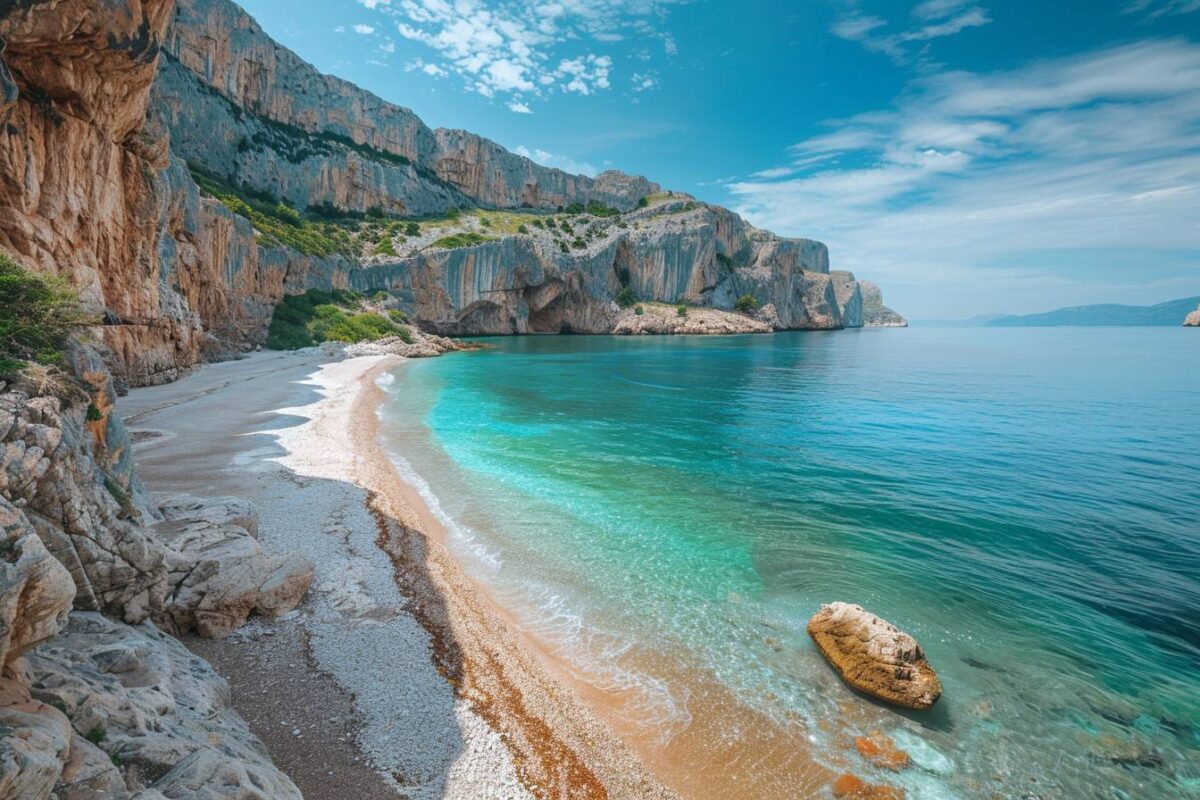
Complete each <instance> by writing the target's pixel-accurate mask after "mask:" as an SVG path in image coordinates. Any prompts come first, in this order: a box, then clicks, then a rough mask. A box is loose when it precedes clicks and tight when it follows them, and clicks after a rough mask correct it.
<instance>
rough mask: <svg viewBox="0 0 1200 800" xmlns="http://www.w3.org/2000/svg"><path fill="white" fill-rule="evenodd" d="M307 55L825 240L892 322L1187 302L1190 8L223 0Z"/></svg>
mask: <svg viewBox="0 0 1200 800" xmlns="http://www.w3.org/2000/svg"><path fill="white" fill-rule="evenodd" d="M243 5H244V6H245V7H246V8H247V10H249V11H250V13H251V14H253V15H254V16H255V17H256V18H257V19H258V21H259V22H260V23H261V24H262V25H263V27H264V28H265V29H266V30H267V31H268V32H269V33H270V34H271V35H273V36H274V37H275V38H277V39H278V40H279V41H281V42H282V43H283V44H285V45H287V46H288V47H290V48H292V49H293V50H295V51H296V52H297V53H299V54H300V55H301V56H303V57H304V58H305V59H307V60H309V61H311V62H312V63H314V64H315V65H316V66H317V67H318V68H319V69H321V70H322V71H325V72H331V73H334V74H336V75H339V76H341V77H344V78H346V79H348V80H351V81H353V82H355V83H357V84H359V85H361V86H363V87H365V88H367V89H370V90H372V91H374V92H376V93H377V94H379V95H380V96H382V97H384V98H385V99H387V100H391V101H393V102H396V103H399V104H401V105H404V106H407V107H409V108H412V109H413V110H414V111H416V112H417V113H418V114H420V115H421V116H422V118H424V119H425V121H426V122H427V123H429V124H430V125H432V126H443V127H455V128H466V129H468V130H471V131H474V132H477V133H480V134H483V135H485V136H488V137H490V138H492V139H495V140H496V141H498V142H500V143H501V144H503V145H505V146H506V147H508V148H509V149H512V150H515V151H518V152H522V153H525V154H528V155H530V156H531V157H532V158H534V159H535V160H538V161H541V162H542V163H546V164H550V165H553V166H558V167H562V168H564V169H568V170H570V171H575V172H585V173H594V172H596V171H599V170H604V169H608V168H618V169H622V170H624V171H626V172H632V173H639V174H643V175H646V176H648V177H650V178H651V179H653V180H656V181H658V182H660V183H662V184H663V185H664V186H666V187H669V188H674V189H681V190H683V191H687V192H691V193H692V194H695V195H696V196H698V197H700V198H701V199H704V200H707V201H711V202H717V203H721V204H723V205H727V206H729V207H731V208H733V209H735V210H737V211H739V212H741V213H743V214H744V215H745V216H746V217H747V218H749V219H750V220H751V221H752V222H754V223H755V224H757V225H760V226H762V227H766V228H768V229H770V230H773V231H775V232H777V233H780V234H785V235H793V236H808V237H811V238H816V239H820V240H822V241H824V242H826V243H827V244H829V246H830V253H831V259H832V262H833V265H834V267H835V268H839V269H851V270H853V271H855V272H856V273H857V274H858V275H859V276H860V277H864V278H868V279H870V280H874V281H876V282H877V283H880V284H881V285H882V286H883V287H884V290H885V296H886V298H887V300H888V302H889V303H890V304H891V305H893V306H894V307H896V308H897V309H898V310H900V311H901V312H902V313H905V314H906V315H908V316H910V317H913V318H918V319H919V318H929V317H959V316H970V315H974V314H978V313H989V312H1032V311H1041V310H1046V309H1049V308H1055V307H1059V306H1063V305H1074V304H1081V303H1093V302H1128V303H1152V302H1158V301H1161V300H1167V299H1171V298H1175V297H1182V296H1186V295H1194V294H1200V0H1110V2H1103V1H1101V0H1093V1H1092V2H1082V1H1081V0H1072V1H1071V2H1063V1H1062V0H1050V2H1047V0H1038V1H1036V2H1034V1H1032V0H1005V2H1003V3H1000V2H997V1H996V0H979V2H972V1H971V0H906V1H904V2H900V1H897V0H811V1H809V2H804V1H802V0H801V1H797V2H791V3H785V2H745V1H744V0H743V2H731V1H730V0H539V2H533V3H526V2H512V1H511V0H309V2H307V3H305V6H306V8H305V9H304V10H303V11H302V12H298V11H297V10H296V4H295V3H294V2H292V1H291V0H287V1H285V0H244V2H243Z"/></svg>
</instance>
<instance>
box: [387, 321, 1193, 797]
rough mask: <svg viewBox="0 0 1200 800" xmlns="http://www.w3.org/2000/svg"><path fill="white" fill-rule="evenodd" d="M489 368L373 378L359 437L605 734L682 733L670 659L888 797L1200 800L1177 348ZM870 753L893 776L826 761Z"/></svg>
mask: <svg viewBox="0 0 1200 800" xmlns="http://www.w3.org/2000/svg"><path fill="white" fill-rule="evenodd" d="M488 344H489V345H490V346H491V349H488V350H484V351H479V352H474V353H465V354H458V355H454V356H451V357H447V358H439V359H431V360H426V361H422V362H416V363H408V364H405V365H403V366H401V367H400V368H399V369H398V371H397V377H398V378H399V379H398V380H396V381H394V382H393V383H391V384H390V385H389V402H388V404H386V405H385V408H384V409H383V410H382V412H381V413H382V415H383V420H384V423H385V425H384V435H385V439H386V441H387V443H388V444H389V446H390V447H391V450H392V452H393V457H394V458H395V459H396V461H397V463H398V464H399V465H400V467H401V468H402V470H404V471H406V472H408V474H409V476H410V478H412V479H413V480H414V481H415V482H417V483H418V484H419V485H420V486H421V487H422V489H423V491H424V493H425V494H426V498H427V500H429V501H430V503H431V505H433V506H435V511H436V512H437V513H439V514H440V515H441V516H442V517H443V520H444V521H445V522H447V523H448V527H449V528H450V529H451V532H452V536H451V544H452V546H453V547H454V548H455V550H456V551H457V553H458V555H459V556H460V557H461V558H462V559H463V561H464V563H465V565H466V567H467V569H468V571H470V572H471V573H473V574H474V575H476V576H477V577H478V578H479V579H480V580H482V581H483V582H484V583H485V584H486V585H487V586H489V587H490V588H491V589H492V591H493V592H494V593H495V594H496V595H497V597H498V598H499V599H500V600H501V602H502V603H504V604H505V605H506V606H508V607H510V608H512V609H513V610H514V612H515V613H516V614H517V616H518V618H519V619H520V620H521V621H522V623H523V624H524V625H526V626H527V627H528V628H529V630H530V631H531V632H533V633H534V634H535V635H537V636H538V637H539V638H540V639H542V640H543V641H545V642H547V643H548V644H549V646H550V647H552V648H553V649H554V650H555V653H556V654H557V655H559V656H561V657H562V658H564V659H566V660H567V661H569V662H570V663H572V664H574V665H575V666H577V667H578V668H579V669H580V670H581V672H582V673H583V674H585V675H587V676H588V679H589V680H590V681H591V682H593V683H595V684H596V685H598V686H601V687H602V688H604V689H606V690H607V691H609V692H610V693H611V694H612V696H613V697H614V698H618V701H619V703H621V704H622V713H623V714H624V715H625V716H627V717H628V719H629V720H631V721H633V722H635V723H636V724H638V725H641V726H645V727H646V728H647V729H649V730H653V731H655V735H656V736H659V737H660V738H661V739H662V740H663V741H669V740H670V738H671V737H673V736H676V735H678V734H679V732H680V731H683V730H686V729H687V727H688V725H689V724H690V722H691V721H692V720H693V719H694V718H695V715H696V714H697V712H698V711H700V709H698V708H696V707H695V706H696V702H695V698H694V696H693V694H692V692H691V689H690V687H689V686H688V685H687V682H686V681H680V680H677V679H675V677H674V676H675V674H676V671H675V670H672V671H670V672H666V671H663V670H656V669H654V668H653V666H651V665H653V664H654V662H655V658H654V656H655V654H660V655H661V654H663V653H669V654H670V658H671V659H673V660H676V661H682V662H683V663H682V666H683V667H684V670H685V671H692V672H696V673H703V674H705V675H708V676H712V677H714V678H715V679H716V680H717V681H719V682H720V683H721V684H723V685H724V686H726V687H728V689H729V690H730V691H731V693H732V696H734V697H736V698H737V700H738V702H740V703H743V704H745V706H747V707H749V708H753V709H756V710H757V711H759V712H761V713H763V714H765V715H767V716H768V717H769V718H771V719H773V720H776V721H778V723H779V724H780V725H795V724H797V722H796V721H797V720H799V721H800V722H799V724H801V725H803V726H804V728H805V730H806V731H807V733H806V736H807V737H808V738H810V739H811V740H812V741H814V742H815V746H816V754H817V757H818V760H821V761H823V762H824V763H826V764H828V765H829V766H830V767H831V768H833V769H838V770H841V769H846V768H850V769H853V771H855V772H858V773H859V774H861V775H863V776H864V777H868V778H871V779H873V780H878V781H881V782H888V783H892V784H895V785H901V786H904V787H906V788H908V789H909V792H910V796H912V797H922V798H923V797H963V798H967V797H988V798H990V797H1021V796H1030V797H1045V798H1052V797H1053V798H1057V797H1063V798H1067V797H1070V798H1075V797H1080V798H1090V797H1096V798H1101V797H1103V798H1123V797H1128V798H1142V797H1155V798H1160V797H1161V798H1170V797H1195V796H1200V767H1198V766H1197V764H1198V760H1200V750H1198V748H1200V711H1198V701H1197V699H1196V698H1198V697H1200V333H1197V332H1196V331H1192V330H1184V329H1150V328H1130V329H1065V328H1063V329H1029V330H1023V329H924V330H923V329H919V328H915V329H908V330H865V331H844V332H835V333H787V334H778V335H774V336H761V337H753V336H750V337H727V338H692V337H676V338H672V337H649V338H618V337H585V336H580V337H569V336H558V337H525V338H510V339H493V340H489V341H488ZM832 600H848V601H852V602H856V603H861V604H862V605H864V606H866V607H867V608H869V609H871V610H872V611H874V612H876V613H878V614H880V615H881V616H883V617H885V618H886V619H888V620H890V621H892V622H894V623H895V624H897V625H899V626H901V627H903V628H905V629H906V630H908V631H909V632H911V633H912V634H913V635H914V636H916V637H917V639H918V640H919V641H920V642H921V643H922V644H923V645H924V647H925V649H926V652H927V654H928V656H929V658H930V660H931V661H932V663H933V664H934V666H935V667H936V668H937V670H938V672H939V674H940V675H941V677H942V681H943V684H944V687H945V694H944V696H943V700H942V702H941V703H939V705H938V706H937V708H936V709H935V710H934V711H933V712H931V713H929V714H926V715H919V714H898V713H896V712H894V711H891V710H889V709H886V708H883V707H881V706H878V705H875V704H873V703H872V702H870V701H868V700H866V699H864V698H861V697H859V696H858V695H855V694H854V693H852V692H850V691H848V690H847V689H846V688H845V687H844V686H843V685H842V684H841V683H840V682H838V681H837V680H836V678H834V677H833V676H832V673H831V672H830V670H829V669H828V667H827V666H826V665H825V664H824V662H823V661H822V660H821V658H820V656H819V655H818V654H817V653H816V651H815V649H814V648H813V646H812V644H811V643H810V642H809V640H808V637H807V636H806V635H805V633H804V625H805V623H806V621H807V618H808V617H809V616H810V615H811V614H812V613H813V612H814V611H816V609H817V608H818V607H819V605H820V604H821V603H822V602H829V601H832ZM704 710H705V711H706V712H712V709H704ZM875 727H878V728H880V729H882V730H883V731H885V732H886V733H889V734H891V735H893V736H894V737H895V738H896V739H897V741H898V742H899V743H900V744H902V745H903V746H904V747H905V748H906V749H907V750H909V752H910V754H911V755H912V756H913V757H914V761H916V762H917V765H916V766H915V767H914V768H913V769H910V770H906V771H905V772H903V773H899V774H892V773H880V772H877V771H874V770H873V768H871V767H869V766H868V765H866V764H865V762H862V761H861V760H856V759H857V756H856V755H855V754H853V753H852V752H849V753H848V752H847V751H846V749H845V744H846V741H847V739H846V734H847V733H848V734H850V735H851V736H853V735H855V734H859V733H865V732H867V730H869V729H873V728H875ZM766 769H769V767H767V768H766ZM760 777H762V776H760ZM746 785H748V786H753V787H754V788H753V789H750V790H748V793H747V794H746V795H745V796H762V797H769V796H779V797H784V796H794V788H795V787H793V789H792V791H791V793H789V792H788V790H787V789H784V788H777V787H776V786H775V785H774V784H772V783H771V781H769V780H758V781H751V782H750V783H748V784H746Z"/></svg>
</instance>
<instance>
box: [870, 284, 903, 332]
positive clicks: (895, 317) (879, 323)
mask: <svg viewBox="0 0 1200 800" xmlns="http://www.w3.org/2000/svg"><path fill="white" fill-rule="evenodd" d="M858 287H859V290H860V291H861V292H862V315H863V316H862V319H863V326H864V327H867V328H907V327H908V320H906V319H905V318H904V317H902V316H900V315H899V314H897V313H896V312H895V311H892V310H891V309H890V308H888V307H887V306H885V305H884V304H883V292H882V291H880V289H879V287H878V286H876V285H875V284H873V283H869V282H867V281H859V282H858Z"/></svg>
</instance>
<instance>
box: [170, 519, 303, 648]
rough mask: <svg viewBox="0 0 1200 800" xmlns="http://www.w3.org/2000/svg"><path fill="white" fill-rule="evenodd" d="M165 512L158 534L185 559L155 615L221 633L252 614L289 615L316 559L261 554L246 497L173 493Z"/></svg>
mask: <svg viewBox="0 0 1200 800" xmlns="http://www.w3.org/2000/svg"><path fill="white" fill-rule="evenodd" d="M161 510H162V513H163V516H164V520H163V522H160V523H158V524H157V525H156V526H155V528H154V531H155V534H156V538H157V539H158V540H159V541H161V542H162V543H163V544H165V545H166V546H168V547H170V548H171V549H172V550H173V551H174V552H176V553H178V554H179V556H180V559H181V567H180V569H179V571H178V573H177V574H174V575H172V584H173V585H174V586H175V589H174V593H173V594H172V596H171V597H170V598H169V601H168V603H167V605H166V607H165V608H164V611H163V613H162V614H161V615H160V616H159V617H158V619H159V621H160V622H161V623H163V624H164V626H165V627H166V628H167V629H168V630H170V631H172V632H183V631H188V630H193V629H194V630H196V631H197V632H198V633H199V634H200V635H201V636H204V637H206V638H212V639H221V638H224V637H226V636H228V635H229V634H230V633H232V632H233V631H234V630H235V629H236V628H239V627H241V626H242V625H243V624H245V622H246V620H247V619H248V618H249V617H250V615H251V614H260V615H262V616H265V617H278V616H280V615H282V614H286V613H287V612H289V611H291V610H292V609H293V608H295V607H296V605H297V604H298V603H299V602H300V600H301V599H303V597H304V595H305V593H307V592H308V588H309V586H310V585H311V584H312V579H313V571H314V570H313V564H312V561H310V560H309V559H308V557H307V556H305V555H303V554H300V553H292V554H290V555H287V556H282V557H279V556H269V555H267V554H266V553H264V552H263V551H262V549H261V548H260V547H259V545H258V542H257V541H256V540H255V539H254V536H253V534H252V530H257V529H258V517H257V515H256V514H255V513H254V511H253V509H252V508H251V507H249V506H248V504H246V503H244V502H243V501H241V500H238V499H237V498H225V499H216V500H199V499H198V498H189V497H187V496H175V497H172V498H169V499H168V501H167V502H166V504H165V505H163V506H162V507H161Z"/></svg>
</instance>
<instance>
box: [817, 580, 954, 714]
mask: <svg viewBox="0 0 1200 800" xmlns="http://www.w3.org/2000/svg"><path fill="white" fill-rule="evenodd" d="M808 635H809V636H811V637H812V638H813V641H814V642H816V645H817V648H818V649H820V651H821V654H822V655H824V656H825V658H826V659H827V660H828V661H829V663H830V664H832V665H833V667H834V668H835V669H836V670H837V671H838V673H839V674H840V675H841V676H842V679H843V680H844V681H846V683H848V684H850V685H851V686H853V687H854V688H856V689H858V690H860V691H862V692H865V693H867V694H869V695H871V696H872V697H877V698H879V699H880V700H886V701H887V702H889V703H894V704H895V705H898V706H904V707H905V708H915V709H926V708H930V707H931V706H932V705H933V704H934V703H936V702H937V700H938V698H939V697H940V696H941V694H942V684H941V682H940V681H938V677H937V673H935V672H934V671H933V667H932V666H930V664H929V662H928V661H926V660H925V653H924V651H923V650H922V649H921V646H920V645H918V644H917V642H916V640H915V639H913V638H912V637H911V636H909V635H908V634H907V633H905V632H904V631H902V630H900V629H898V628H896V627H895V626H894V625H891V624H890V623H888V622H885V621H884V620H882V619H880V618H879V617H877V616H875V615H874V614H871V613H869V612H867V611H866V610H864V609H863V608H862V607H861V606H856V605H851V604H850V603H831V604H829V605H826V606H822V607H821V610H820V611H818V612H817V613H816V614H814V615H813V617H812V619H810V620H809V621H808Z"/></svg>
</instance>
